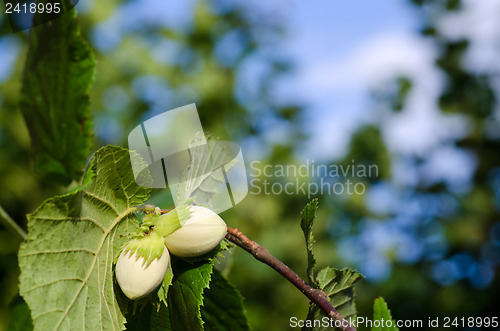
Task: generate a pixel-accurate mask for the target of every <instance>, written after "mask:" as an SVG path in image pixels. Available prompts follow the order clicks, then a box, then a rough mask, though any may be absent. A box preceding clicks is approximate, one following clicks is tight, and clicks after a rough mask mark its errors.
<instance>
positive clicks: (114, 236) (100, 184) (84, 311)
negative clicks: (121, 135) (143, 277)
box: [19, 146, 151, 331]
mask: <svg viewBox="0 0 500 331" xmlns="http://www.w3.org/2000/svg"><path fill="white" fill-rule="evenodd" d="M131 158H132V160H131ZM131 161H132V162H133V163H136V162H143V161H142V159H140V157H139V156H138V155H137V154H132V155H131V156H129V152H128V150H126V149H123V148H120V147H115V146H107V147H104V148H101V149H100V150H99V151H97V152H96V153H95V154H94V155H93V157H92V159H91V160H90V165H89V166H90V168H91V171H92V173H93V174H94V177H93V178H92V181H91V182H90V183H89V184H88V185H87V186H86V187H85V188H83V189H82V190H80V191H78V192H74V193H69V194H66V195H63V196H58V197H54V198H51V199H48V200H46V201H45V202H44V203H43V204H42V205H41V206H40V207H39V208H38V209H37V210H36V211H35V212H34V213H33V214H31V215H29V216H28V229H29V232H28V238H27V240H26V241H25V242H24V243H23V244H21V248H20V250H19V266H20V269H21V274H20V277H19V279H20V286H19V290H20V293H21V295H22V296H23V297H24V299H25V301H26V302H27V303H28V306H29V307H30V309H31V313H32V318H33V322H34V326H35V330H43V331H46V330H70V329H71V330H84V329H85V330H122V329H123V326H124V323H125V317H124V304H123V301H122V300H124V299H123V298H124V296H123V294H122V293H121V292H120V291H119V290H118V291H117V289H118V287H117V286H116V285H115V283H114V281H113V279H114V277H113V258H114V257H115V255H116V254H117V253H118V251H119V250H120V248H121V247H122V246H123V245H124V244H125V243H126V242H127V241H128V239H127V234H128V233H131V232H133V231H135V230H136V229H137V227H138V222H137V220H136V217H135V216H134V215H133V214H132V213H133V212H134V211H135V210H136V209H137V208H135V207H134V206H136V205H140V204H142V203H144V202H145V201H146V199H147V198H148V197H149V189H146V188H143V187H140V186H138V185H137V184H136V182H135V180H134V175H133V172H132V167H131ZM144 176H149V174H146V173H144ZM149 180H151V178H149Z"/></svg>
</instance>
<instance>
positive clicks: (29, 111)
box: [19, 9, 95, 184]
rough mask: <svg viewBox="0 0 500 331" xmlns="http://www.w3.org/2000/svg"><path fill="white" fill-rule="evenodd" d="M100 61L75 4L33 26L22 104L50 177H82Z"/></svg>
mask: <svg viewBox="0 0 500 331" xmlns="http://www.w3.org/2000/svg"><path fill="white" fill-rule="evenodd" d="M94 68H95V61H94V57H93V55H92V52H91V50H90V47H89V46H88V45H87V43H86V42H85V41H84V40H83V38H82V37H81V35H80V32H79V28H78V23H77V20H76V12H75V10H74V9H73V10H71V11H69V12H68V13H66V14H64V15H62V16H60V17H58V18H57V19H55V20H52V21H50V22H48V23H46V24H42V25H39V26H36V27H33V28H32V29H31V30H30V38H29V48H28V56H27V59H26V64H25V68H24V75H23V81H22V88H21V96H20V102H19V106H20V108H21V111H22V113H23V115H24V119H25V121H26V124H27V126H28V130H29V134H30V137H31V144H32V150H33V154H34V158H35V167H36V170H37V172H38V173H40V174H41V175H42V176H43V177H44V178H45V179H47V180H48V181H51V182H57V183H59V184H69V183H70V182H71V181H72V180H74V179H79V178H80V177H81V174H82V168H83V167H84V165H85V162H86V160H87V156H88V154H89V152H90V148H91V144H92V140H91V138H92V123H91V116H90V109H89V104H90V101H89V95H88V92H89V89H90V85H91V82H92V79H93V75H94Z"/></svg>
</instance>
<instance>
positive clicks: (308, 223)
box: [300, 199, 318, 287]
mask: <svg viewBox="0 0 500 331" xmlns="http://www.w3.org/2000/svg"><path fill="white" fill-rule="evenodd" d="M317 210H318V199H313V200H312V201H311V202H309V203H308V204H307V205H306V206H305V207H304V209H303V210H302V212H301V213H300V218H301V220H300V227H301V228H302V231H303V232H304V237H305V239H306V248H307V279H308V282H309V285H311V286H314V287H318V284H317V282H316V281H315V279H314V268H315V267H316V258H315V257H314V253H313V244H314V235H313V233H312V227H313V224H314V219H315V218H316V211H317Z"/></svg>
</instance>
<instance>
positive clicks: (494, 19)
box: [437, 0, 500, 73]
mask: <svg viewBox="0 0 500 331" xmlns="http://www.w3.org/2000/svg"><path fill="white" fill-rule="evenodd" d="M499 16H500V1H491V0H465V1H464V2H463V6H462V9H460V10H459V11H457V12H452V13H449V14H447V15H446V16H444V17H443V18H442V19H440V20H439V22H438V24H437V26H438V30H439V32H440V33H441V34H442V35H444V36H445V37H447V38H450V39H451V40H460V39H468V40H469V41H470V42H471V43H470V46H469V49H468V50H467V52H466V55H465V58H464V65H465V66H466V67H467V68H468V69H470V70H473V71H476V72H480V73H484V72H490V71H491V70H496V72H500V62H499V61H498V59H499V58H500V20H499V19H498V17H499Z"/></svg>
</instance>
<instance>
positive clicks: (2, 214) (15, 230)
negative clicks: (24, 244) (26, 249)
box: [0, 206, 27, 241]
mask: <svg viewBox="0 0 500 331" xmlns="http://www.w3.org/2000/svg"><path fill="white" fill-rule="evenodd" d="M0 223H2V224H3V225H4V226H5V227H6V228H7V229H9V230H10V232H12V234H13V235H15V236H16V237H17V239H19V241H23V240H24V239H26V237H27V234H26V232H25V231H24V230H23V229H22V228H21V227H20V226H19V225H18V224H17V223H16V222H15V221H14V220H13V219H12V218H11V217H10V216H9V214H7V212H6V211H5V210H4V209H3V207H2V206H0Z"/></svg>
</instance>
